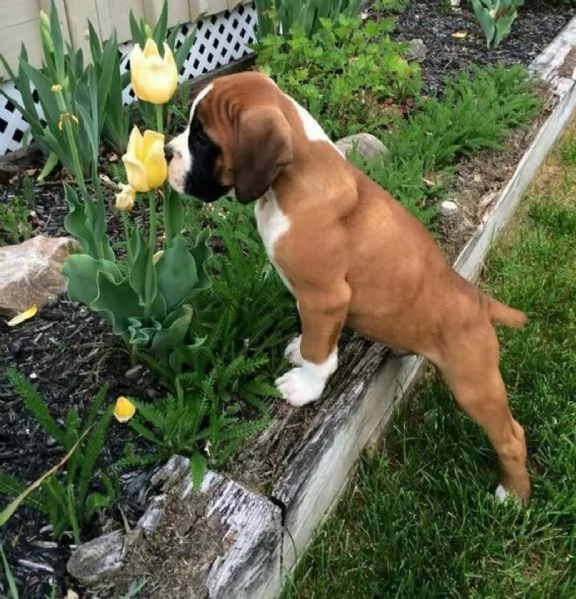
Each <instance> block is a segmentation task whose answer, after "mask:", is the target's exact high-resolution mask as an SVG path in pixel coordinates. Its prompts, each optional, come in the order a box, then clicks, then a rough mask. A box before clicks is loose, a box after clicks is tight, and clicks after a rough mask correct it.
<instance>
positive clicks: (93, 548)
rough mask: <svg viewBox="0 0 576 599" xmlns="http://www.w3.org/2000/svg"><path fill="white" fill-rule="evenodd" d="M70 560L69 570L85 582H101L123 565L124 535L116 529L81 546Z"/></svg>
mask: <svg viewBox="0 0 576 599" xmlns="http://www.w3.org/2000/svg"><path fill="white" fill-rule="evenodd" d="M80 547H81V550H78V549H77V550H76V551H74V552H73V553H72V555H71V556H70V559H69V560H68V572H69V573H70V574H71V575H72V576H73V577H74V578H76V579H77V580H80V581H82V583H83V584H94V583H97V582H101V581H102V580H103V578H105V577H106V576H110V575H111V574H113V573H114V572H116V571H117V570H119V569H120V568H121V567H122V558H123V557H124V553H125V547H124V535H123V534H122V531H120V530H115V531H114V532H109V533H108V534H105V535H102V536H101V537H98V538H97V539H93V540H92V541H88V542H87V543H84V544H83V545H81V546H80Z"/></svg>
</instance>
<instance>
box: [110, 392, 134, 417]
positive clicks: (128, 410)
mask: <svg viewBox="0 0 576 599" xmlns="http://www.w3.org/2000/svg"><path fill="white" fill-rule="evenodd" d="M134 414H136V406H135V405H134V404H133V403H132V402H131V401H130V400H129V399H128V398H127V397H124V396H120V397H119V398H118V399H117V400H116V405H115V406H114V417H115V418H116V420H118V422H122V423H124V422H128V420H130V418H132V416H134Z"/></svg>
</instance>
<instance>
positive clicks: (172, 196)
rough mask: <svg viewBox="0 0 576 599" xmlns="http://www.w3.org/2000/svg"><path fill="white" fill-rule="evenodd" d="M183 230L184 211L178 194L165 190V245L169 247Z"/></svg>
mask: <svg viewBox="0 0 576 599" xmlns="http://www.w3.org/2000/svg"><path fill="white" fill-rule="evenodd" d="M183 228H184V211H183V209H182V198H181V197H180V194H179V193H177V192H175V191H173V190H172V189H167V190H166V192H165V194H164V231H165V232H166V245H167V246H168V247H170V246H171V245H172V240H173V239H174V237H176V235H179V234H180V232H181V231H182V229H183Z"/></svg>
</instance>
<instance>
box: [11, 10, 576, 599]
mask: <svg viewBox="0 0 576 599" xmlns="http://www.w3.org/2000/svg"><path fill="white" fill-rule="evenodd" d="M463 4H464V3H463ZM446 5H447V2H446V1H445V0H427V1H426V2H413V3H412V4H411V6H410V7H409V8H407V9H406V10H405V11H404V12H403V13H402V14H401V15H400V16H399V18H398V26H397V34H396V35H397V37H398V38H399V39H405V40H411V39H415V38H419V39H422V40H423V41H424V44H425V46H426V49H427V52H426V58H425V60H424V61H423V62H422V74H423V80H424V93H426V94H438V93H441V92H442V79H443V78H444V77H445V76H446V75H448V74H451V73H455V72H457V71H459V70H462V69H466V68H468V67H469V66H470V65H471V64H481V65H482V64H491V63H495V62H497V61H500V60H502V61H504V62H505V63H507V64H524V65H527V64H529V63H530V62H531V61H532V59H533V58H534V57H535V56H536V55H537V54H538V53H539V52H541V51H542V50H543V48H544V47H545V45H546V44H547V43H548V42H549V41H551V40H552V39H553V38H554V37H555V35H557V33H558V32H559V31H560V30H561V29H562V27H563V26H564V25H565V24H566V23H567V22H568V20H569V19H570V18H571V17H572V16H574V15H575V14H576V8H575V7H572V6H570V7H554V6H551V5H550V3H549V2H534V1H533V2H526V6H525V7H524V8H523V9H522V10H521V12H520V17H519V19H518V21H517V22H516V25H515V27H514V30H513V34H512V35H511V37H510V38H509V39H508V40H507V41H505V42H504V43H503V44H502V47H501V48H500V49H497V50H487V49H486V47H485V41H484V37H483V34H482V32H481V31H480V29H479V27H478V25H477V22H476V20H475V17H474V16H473V14H472V13H471V12H469V11H467V10H465V9H462V10H461V12H459V13H457V14H455V13H452V12H450V11H449V10H446ZM372 14H373V16H372V17H371V18H377V15H375V14H374V13H372ZM456 32H465V33H466V36H465V37H464V38H463V39H457V38H454V37H453V36H452V34H453V33H456ZM545 116H546V111H545V110H544V111H543V112H542V115H541V117H540V118H539V119H537V120H536V121H535V122H534V123H533V124H532V126H531V128H530V129H529V130H527V131H517V132H514V134H513V135H512V136H511V137H510V139H509V140H508V142H507V144H506V146H505V148H504V149H503V150H502V151H498V152H483V153H480V154H478V155H477V156H475V157H474V158H471V159H469V160H466V161H464V162H462V163H461V164H459V165H458V167H457V170H456V174H457V176H456V181H455V183H454V186H453V188H452V189H451V191H450V194H449V195H450V196H451V197H453V198H455V199H457V201H458V203H459V204H460V206H461V208H462V213H463V215H464V218H462V215H460V217H457V218H454V219H439V220H438V221H437V222H436V223H435V226H436V231H437V236H438V238H439V241H441V243H442V246H443V248H444V249H445V251H446V253H447V254H448V256H449V257H450V258H454V257H455V256H456V254H457V253H458V251H459V250H460V249H461V248H462V245H463V244H464V243H465V241H466V240H467V239H468V237H469V236H470V234H471V232H472V231H473V230H474V229H475V228H476V227H477V226H478V224H479V223H480V222H481V219H482V216H483V214H484V212H485V210H486V209H487V207H488V206H489V204H488V201H489V197H490V196H489V195H488V196H487V194H489V193H490V192H491V191H494V190H495V189H497V188H498V187H500V186H501V185H502V183H503V182H504V181H505V180H506V179H507V178H508V177H509V176H510V174H511V173H512V171H513V169H514V168H515V165H516V162H517V160H518V159H519V157H520V156H521V154H522V152H523V151H524V149H525V148H526V146H527V144H528V142H529V141H530V139H531V138H532V136H533V135H534V132H535V130H536V129H537V127H538V125H539V124H540V122H541V120H542V119H543V118H545ZM34 189H35V197H34V206H32V207H31V209H32V215H31V224H32V226H33V229H34V232H35V233H40V232H42V233H45V234H49V235H62V234H64V228H63V221H64V217H65V215H66V211H67V208H66V205H65V202H64V200H63V197H62V194H61V185H60V181H59V180H58V179H57V178H56V179H55V180H53V181H48V182H46V183H44V184H35V188H34ZM17 192H18V182H17V181H13V182H12V183H11V184H9V185H8V186H5V187H4V189H2V188H0V202H8V201H10V199H11V197H12V196H13V195H14V194H15V193H17ZM487 198H488V199H487ZM480 202H483V203H482V204H481V203H480ZM140 217H141V218H145V213H144V211H143V212H142V214H141V215H140ZM111 230H112V232H113V237H114V236H115V234H114V231H118V230H119V223H118V222H115V221H112V223H111ZM6 366H12V367H14V368H17V369H18V370H20V371H22V372H23V373H24V374H25V375H26V376H28V377H29V379H30V380H32V381H33V382H34V383H36V384H37V385H38V387H39V389H40V391H41V393H42V394H43V395H44V397H45V398H46V399H47V402H48V404H49V406H50V409H51V411H52V413H53V414H54V415H55V416H56V417H57V418H58V419H59V420H60V421H62V420H63V418H64V415H65V413H66V412H67V410H68V409H69V408H70V407H71V406H72V405H76V406H78V408H79V410H80V413H81V414H82V412H83V411H84V409H85V406H86V405H88V403H89V402H90V400H91V398H92V397H93V396H94V395H95V394H96V393H97V391H98V389H99V388H100V386H101V385H102V384H104V383H107V384H108V385H109V386H110V388H109V391H108V398H109V400H110V401H113V399H114V398H115V397H117V396H118V395H120V394H124V395H134V396H142V395H144V396H148V397H151V398H154V397H157V396H158V394H159V393H161V392H162V390H161V389H160V388H159V385H158V383H157V382H156V381H155V379H154V377H153V376H152V375H151V374H150V373H149V372H147V371H146V369H145V368H142V367H137V368H133V367H132V364H131V363H130V359H129V356H128V354H127V353H126V351H125V349H124V347H123V345H122V344H121V342H120V341H119V340H117V339H116V338H114V337H113V336H112V334H111V332H110V330H109V328H108V326H107V324H106V323H105V322H103V321H102V320H101V319H100V318H99V317H98V316H96V315H94V314H92V313H90V312H89V311H87V310H86V309H85V308H83V307H81V306H78V305H77V304H74V303H72V302H70V301H68V300H67V299H65V298H61V299H60V300H59V301H57V302H56V303H54V304H53V305H51V306H49V307H46V308H44V309H42V310H41V311H40V312H39V314H38V315H37V316H36V317H35V318H34V319H32V320H29V321H27V322H26V323H24V324H22V325H21V326H19V327H17V328H14V329H9V328H8V327H6V326H5V324H4V323H3V321H1V320H0V413H1V414H2V415H3V417H2V419H1V420H0V459H1V463H2V469H5V470H6V471H8V472H11V473H12V474H15V475H17V476H18V477H19V478H20V479H22V480H24V481H32V480H34V479H35V478H36V477H37V476H39V475H40V474H42V473H43V472H44V471H45V470H46V469H47V468H48V467H49V466H50V465H52V464H54V463H55V462H56V461H57V460H58V458H59V457H60V456H61V453H60V451H59V450H58V449H57V448H55V447H54V445H53V442H52V441H51V439H49V438H47V437H46V436H45V435H44V433H43V431H42V430H41V429H39V428H38V426H37V425H36V424H35V422H34V421H33V420H32V419H31V418H30V417H28V415H27V412H26V411H25V409H24V408H23V406H22V402H21V401H20V400H19V398H18V397H17V396H16V395H15V394H14V392H13V390H12V388H11V387H10V386H9V385H8V383H7V381H6V379H5V376H4V368H5V367H6ZM273 406H274V416H275V418H276V425H275V426H274V427H272V428H271V429H270V430H269V431H266V432H265V433H263V435H261V436H260V437H259V440H258V445H259V449H260V451H259V453H258V457H257V458H256V455H255V454H254V452H253V451H251V448H250V447H246V448H245V450H244V453H243V454H241V455H240V456H238V457H237V458H236V459H234V460H233V464H232V463H231V464H230V466H229V468H228V470H227V471H226V473H227V474H230V475H232V476H234V478H236V480H238V481H239V482H244V483H246V484H247V486H249V487H252V488H257V489H259V490H261V491H264V492H265V491H266V490H267V489H269V488H270V485H271V484H272V482H273V481H274V479H275V478H276V477H277V472H278V468H279V465H280V464H281V463H282V458H283V457H284V456H285V455H287V453H288V452H289V451H290V448H291V447H293V446H294V444H295V442H296V441H297V439H298V438H299V437H300V434H301V431H302V429H303V427H305V426H306V424H307V422H309V420H310V419H311V418H312V415H313V414H314V407H309V408H305V409H302V410H293V409H290V408H288V407H287V406H285V405H284V404H282V403H280V402H274V404H273ZM127 435H129V429H128V428H126V427H123V426H121V425H119V424H117V423H114V424H113V426H112V430H111V434H110V436H109V441H108V444H107V447H106V449H105V452H104V455H103V456H102V465H105V464H107V463H110V461H111V460H113V459H114V458H117V457H119V453H120V450H121V447H122V446H123V445H124V443H125V442H126V437H127ZM263 441H265V447H266V450H263ZM253 449H254V446H253V447H252V450H253ZM264 451H265V452H264ZM263 452H264V453H263ZM248 472H249V473H250V474H249V475H248V474H247V473H248ZM128 478H130V477H127V479H128ZM145 479H147V477H145ZM131 480H132V479H131ZM143 486H145V484H144V482H143V481H139V483H138V484H137V485H136V488H138V489H141V488H142V487H143ZM136 495H137V493H136V492H135V493H134V494H132V495H131V496H130V497H129V498H124V499H123V501H122V503H121V505H120V506H118V508H116V509H115V510H111V511H110V512H106V513H104V514H102V516H101V518H100V519H99V521H98V522H94V525H93V527H92V529H91V530H90V531H86V532H87V533H88V534H89V535H90V536H92V535H94V536H95V535H97V534H100V533H101V532H105V531H108V530H110V529H112V528H114V527H119V526H122V525H123V520H122V518H121V516H120V511H119V510H120V509H121V510H122V513H123V514H125V515H126V516H127V519H128V524H129V525H132V524H133V523H134V522H135V520H136V519H137V518H138V517H139V516H140V514H141V513H142V508H143V505H142V503H139V502H138V501H136V500H135V499H134V497H135V496H136ZM6 500H7V498H6V497H5V496H1V495H0V506H3V505H4V504H5V503H6ZM172 533H173V534H172ZM177 533H178V534H180V532H179V529H178V527H173V528H172V532H170V530H166V531H164V533H163V535H164V536H159V537H158V538H159V539H161V542H160V545H167V544H168V542H167V539H172V540H174V535H175V534H177ZM70 542H71V541H70V539H68V538H64V539H63V540H62V542H61V543H58V544H56V543H54V542H53V539H52V538H51V536H50V530H49V529H47V528H46V522H45V520H43V519H42V518H41V517H40V516H39V515H38V514H37V513H36V512H33V511H32V510H30V509H27V508H24V509H20V510H18V511H17V512H16V515H15V516H14V517H13V518H12V519H11V520H10V521H9V523H8V525H7V526H5V527H3V528H2V529H1V532H0V543H1V544H2V546H3V548H4V551H5V552H6V554H7V557H8V561H9V563H10V564H11V567H12V572H13V574H14V575H15V577H16V580H17V584H18V587H19V589H20V596H21V597H23V598H24V599H42V598H43V597H45V596H46V595H48V596H50V595H49V593H50V591H51V585H52V584H55V585H56V588H57V596H58V597H60V596H64V595H65V594H66V591H67V590H68V588H75V590H77V585H75V584H74V582H73V581H71V580H69V578H67V575H66V573H65V564H66V560H67V558H68V555H69V551H70V548H69V544H70ZM156 549H158V552H157V553H155V554H154V555H153V556H146V559H147V560H148V562H146V563H147V567H148V568H149V570H148V571H150V569H154V568H155V567H156V566H157V565H158V564H161V563H163V562H165V561H166V558H167V556H166V555H165V554H163V553H162V552H161V551H160V549H161V547H159V545H156ZM191 551H192V549H191ZM172 557H173V555H172V554H171V556H170V558H171V559H172ZM181 557H182V559H186V556H181ZM188 557H189V556H188ZM143 559H144V558H143ZM21 560H26V561H25V562H24V563H22V561H21ZM150 560H152V561H150ZM154 560H156V561H154ZM136 561H137V560H136ZM178 563H180V562H178ZM174 567H175V568H176V567H177V564H175V566H174ZM0 571H1V569H0ZM167 573H168V574H170V576H173V575H174V574H175V573H176V572H175V571H174V570H173V571H171V572H167ZM3 584H4V583H3V582H2V578H1V577H0V598H2V597H3V594H2V593H3V591H4V592H5V593H7V592H8V591H7V589H6V588H5V587H3ZM144 596H148V595H144ZM149 596H150V597H159V596H164V595H163V594H161V595H158V594H154V595H149ZM83 597H84V598H85V599H86V598H87V597H90V594H85V595H83Z"/></svg>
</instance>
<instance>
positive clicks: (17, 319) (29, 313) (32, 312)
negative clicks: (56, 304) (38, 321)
mask: <svg viewBox="0 0 576 599" xmlns="http://www.w3.org/2000/svg"><path fill="white" fill-rule="evenodd" d="M37 313H38V306H36V304H34V305H33V306H32V307H31V308H28V310H26V311H24V312H21V313H20V314H17V315H16V316H14V318H12V319H11V320H9V321H8V322H7V323H6V324H7V325H8V326H9V327H15V326H16V325H19V324H21V323H23V322H24V321H25V320H28V319H29V318H32V317H33V316H36V314H37Z"/></svg>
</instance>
